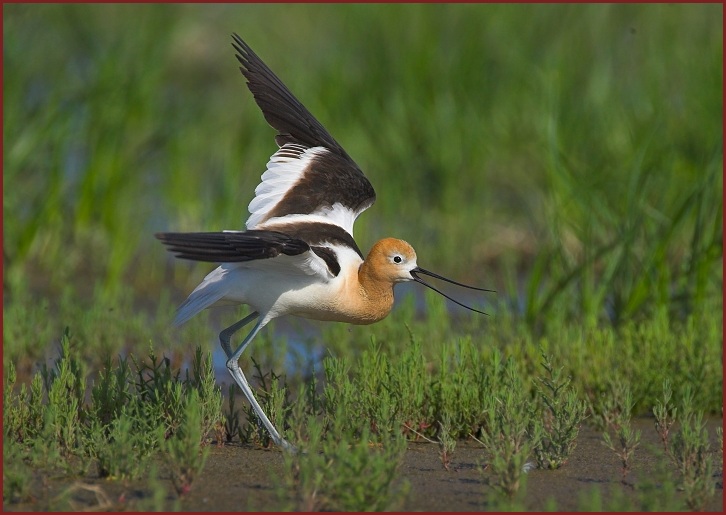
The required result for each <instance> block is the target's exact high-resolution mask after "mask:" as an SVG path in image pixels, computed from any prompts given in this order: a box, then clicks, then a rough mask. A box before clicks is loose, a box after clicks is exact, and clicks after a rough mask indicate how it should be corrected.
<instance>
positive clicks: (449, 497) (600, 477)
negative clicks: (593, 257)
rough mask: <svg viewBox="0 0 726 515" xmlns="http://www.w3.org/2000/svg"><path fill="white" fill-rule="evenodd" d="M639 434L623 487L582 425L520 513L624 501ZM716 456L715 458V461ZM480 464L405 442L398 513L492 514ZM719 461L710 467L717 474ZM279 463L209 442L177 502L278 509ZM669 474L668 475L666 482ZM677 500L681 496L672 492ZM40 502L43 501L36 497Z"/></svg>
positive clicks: (132, 501)
mask: <svg viewBox="0 0 726 515" xmlns="http://www.w3.org/2000/svg"><path fill="white" fill-rule="evenodd" d="M720 424H721V420H720V419H711V420H710V421H709V424H708V429H709V434H710V435H711V438H712V449H717V448H718V447H717V445H718V443H717V440H716V435H715V430H716V427H718V426H719V425H720ZM634 425H635V427H636V428H638V429H640V430H641V432H642V436H641V445H640V447H639V448H638V449H637V450H636V451H635V454H634V457H633V459H632V472H631V473H630V474H629V475H628V476H627V478H626V483H627V484H623V483H622V481H621V472H620V470H621V465H620V462H619V460H618V458H617V457H616V456H615V454H614V453H613V452H612V451H611V450H609V449H607V448H606V447H605V446H604V445H602V444H601V441H602V436H601V434H600V433H599V432H596V431H594V430H592V429H590V428H588V427H583V429H582V430H581V432H580V435H579V437H578V444H577V448H576V449H575V451H574V453H573V454H572V456H571V457H570V460H569V461H568V462H567V464H565V466H563V467H562V468H560V469H558V470H533V471H531V472H530V473H529V474H528V475H527V480H526V486H525V494H524V496H523V498H522V502H523V505H524V507H525V508H526V509H527V510H533V511H542V510H544V509H546V507H547V502H548V500H550V499H552V500H554V502H555V503H556V508H557V510H558V511H577V510H578V508H579V507H580V506H581V498H582V497H586V496H588V495H592V489H594V488H597V489H600V491H601V495H602V499H603V504H604V506H605V507H607V506H608V504H607V501H608V499H609V498H610V496H611V492H614V491H619V492H621V493H623V494H625V495H626V496H634V495H635V494H636V492H635V489H634V485H638V484H640V483H641V482H642V481H645V480H648V479H649V478H650V479H651V480H652V479H653V476H654V472H655V471H656V469H657V464H658V462H657V458H656V453H655V452H654V451H653V448H654V447H657V446H660V441H659V439H658V436H657V434H656V433H655V430H654V429H653V419H651V418H640V419H638V420H637V421H634ZM718 459H719V458H717V461H718ZM483 460H484V453H483V451H482V449H481V446H480V445H479V444H477V443H476V442H459V443H458V444H457V447H456V450H455V452H454V455H453V459H452V461H451V465H450V469H451V471H446V470H445V469H444V468H443V466H442V464H441V460H440V458H439V452H438V447H437V446H436V445H434V444H431V443H418V442H411V443H410V444H409V446H408V452H407V453H406V456H405V460H404V463H403V466H402V467H401V477H402V478H405V479H407V480H408V481H409V482H410V485H411V487H410V491H409V494H408V496H407V497H406V500H405V501H404V504H403V505H402V506H398V507H397V509H398V510H402V511H483V510H492V509H494V506H493V505H492V504H491V503H492V499H493V497H492V493H493V492H492V488H491V487H490V486H488V485H487V478H488V477H489V472H486V471H485V472H484V473H481V472H480V471H479V470H478V468H479V463H480V462H482V461H483ZM720 466H721V465H720V464H718V463H717V464H716V467H717V469H718V470H720ZM282 467H283V459H282V454H281V452H280V451H279V450H277V449H273V450H266V449H258V448H253V447H252V446H243V445H239V444H229V445H225V446H223V447H218V446H216V445H213V446H212V447H211V448H210V453H209V458H208V459H207V463H206V466H205V468H204V471H203V472H202V475H201V476H200V477H199V478H198V479H197V480H196V481H195V483H194V485H193V487H192V490H191V492H189V493H188V494H186V495H185V496H184V498H183V499H182V500H181V505H180V508H181V509H182V510H183V511H270V510H279V509H280V508H282V507H283V506H282V505H281V504H280V501H279V500H278V494H277V493H276V491H275V487H274V477H275V476H279V475H281V474H282ZM675 476H676V473H675V471H673V477H675ZM168 477H169V476H168V473H166V472H165V471H164V470H163V469H162V472H161V481H162V483H164V484H165V485H168V491H169V492H170V493H169V495H168V496H167V504H168V509H171V508H172V503H173V502H174V500H175V498H176V494H175V493H174V490H173V488H172V486H171V482H170V481H169V479H168ZM713 481H714V483H717V488H716V494H715V496H714V497H713V499H711V501H710V502H709V503H708V504H707V506H706V509H707V510H708V511H718V512H721V511H722V508H723V486H722V485H723V479H722V477H720V476H717V477H714V478H713ZM82 482H83V483H86V484H91V485H95V486H94V488H95V487H97V488H100V489H101V490H102V491H103V492H104V494H105V495H106V496H107V498H108V499H109V500H110V502H111V506H108V507H107V508H106V509H112V510H124V509H128V510H134V509H137V508H135V507H136V506H137V505H138V503H139V502H148V497H149V494H150V492H149V489H148V485H146V484H145V482H137V483H133V484H130V485H126V486H124V485H122V484H121V483H120V482H117V481H107V480H98V479H93V478H84V479H83V480H82ZM70 483H72V482H69V481H66V480H64V481H58V482H57V483H56V482H54V481H53V480H50V482H49V483H48V484H47V486H46V487H45V488H43V489H42V490H43V491H45V495H47V497H45V495H42V494H41V492H39V494H41V498H39V499H36V501H35V502H31V503H24V504H10V505H7V504H5V503H4V509H5V510H8V511H14V510H44V509H46V508H45V507H46V506H47V499H50V498H53V497H54V496H56V495H58V493H59V492H60V491H62V490H63V489H64V488H67V486H68V485H69V484H70ZM678 495H679V496H680V495H681V494H678ZM42 497H45V499H43V498H42ZM72 501H73V503H74V504H73V508H75V509H89V508H90V509H93V508H94V506H97V505H98V498H97V496H96V493H94V492H92V491H89V490H83V489H81V490H77V491H76V492H75V493H74V494H73V496H72Z"/></svg>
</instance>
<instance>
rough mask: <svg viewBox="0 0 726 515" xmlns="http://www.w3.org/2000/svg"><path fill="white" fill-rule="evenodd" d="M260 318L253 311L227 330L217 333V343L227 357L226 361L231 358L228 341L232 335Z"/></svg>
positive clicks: (230, 348)
mask: <svg viewBox="0 0 726 515" xmlns="http://www.w3.org/2000/svg"><path fill="white" fill-rule="evenodd" d="M258 316H260V314H259V313H258V312H257V311H253V312H252V313H250V314H249V315H247V316H246V317H244V318H243V319H242V320H238V321H237V322H235V323H234V324H232V325H231V326H229V327H228V328H227V329H225V330H224V331H222V332H221V333H219V343H221V344H222V350H223V351H224V353H225V355H226V356H227V359H229V358H231V357H232V346H231V345H230V343H229V341H230V340H231V339H232V335H233V334H234V333H236V332H237V331H239V330H240V329H242V328H243V327H244V326H246V325H247V324H249V323H250V322H252V321H253V320H254V319H255V318H257V317H258Z"/></svg>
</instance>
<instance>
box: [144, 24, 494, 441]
mask: <svg viewBox="0 0 726 515" xmlns="http://www.w3.org/2000/svg"><path fill="white" fill-rule="evenodd" d="M232 37H233V39H234V43H233V47H234V48H235V50H236V51H237V59H238V60H239V62H240V63H241V64H242V66H241V67H240V70H241V71H242V74H243V75H244V76H245V78H246V79H247V86H248V87H249V89H250V91H251V92H252V94H253V95H254V98H255V101H256V102H257V105H258V106H259V107H260V109H261V110H262V114H263V115H264V116H265V119H266V120H267V122H268V123H269V124H270V125H271V126H272V127H273V128H274V129H275V130H277V132H278V133H277V136H276V137H275V141H276V142H277V145H278V146H279V147H280V148H279V150H278V151H277V152H275V153H274V154H273V155H272V157H271V158H270V161H269V162H268V163H267V170H266V171H265V173H264V174H263V175H262V182H261V183H260V184H259V185H258V186H257V188H256V189H255V198H254V199H253V200H252V202H250V204H249V212H250V217H249V218H248V219H247V223H246V226H247V230H246V231H222V232H196V233H158V234H156V237H157V238H159V239H160V240H161V241H162V242H163V243H164V244H165V245H167V246H168V250H170V251H171V252H175V253H176V257H179V258H183V259H192V260H197V261H209V262H216V263H221V265H220V266H219V267H218V268H217V269H215V270H214V271H212V272H211V273H210V274H209V275H207V276H206V277H205V278H204V280H203V281H202V282H201V284H199V286H197V287H196V289H195V290H194V291H193V292H192V293H191V294H190V295H189V297H188V298H187V299H186V300H185V301H184V302H183V303H182V304H181V306H179V309H178V310H177V314H176V318H175V320H174V325H180V324H182V323H184V322H186V321H187V320H189V319H190V318H191V317H193V316H194V315H195V314H197V313H199V312H200V311H201V310H203V309H205V308H207V307H210V306H211V305H213V304H215V303H221V302H225V303H230V302H231V303H239V304H247V305H249V306H250V307H251V308H252V310H253V311H252V313H250V314H249V315H247V316H246V317H245V318H243V319H242V320H239V321H238V322H236V323H234V324H232V325H231V326H229V327H228V328H226V329H225V330H223V331H222V332H221V333H220V334H219V341H220V343H221V344H222V349H224V352H225V354H226V355H227V358H228V360H227V368H228V369H229V371H230V373H231V374H232V377H233V378H234V380H235V382H236V383H237V385H238V386H239V387H240V388H241V389H242V392H243V393H244V394H245V396H246V397H247V400H248V401H249V402H250V404H251V405H252V407H253V409H254V410H255V412H256V413H257V415H258V416H259V418H260V420H262V422H263V424H264V425H265V427H266V428H267V430H268V431H269V433H270V436H271V437H272V440H273V441H274V442H275V443H276V444H277V445H280V446H282V447H283V448H286V449H292V446H291V445H290V444H288V443H287V442H286V441H285V440H284V439H283V438H282V437H281V436H280V434H279V433H278V432H277V429H275V427H274V426H273V425H272V423H271V422H270V420H269V419H268V418H267V416H266V415H265V413H264V411H263V410H262V408H261V407H260V405H259V404H258V403H257V400H256V399H255V397H254V395H253V394H252V389H251V388H250V386H249V384H248V383H247V379H246V378H245V376H244V374H243V373H242V371H241V370H240V367H239V363H238V361H239V358H240V356H241V354H242V352H243V351H244V350H245V349H246V348H247V346H248V345H249V343H250V342H251V341H252V339H253V338H254V337H255V335H256V334H257V333H258V332H259V331H260V329H262V328H263V327H264V326H265V325H266V324H267V323H268V322H270V320H272V319H274V318H277V317H280V316H283V315H295V316H299V317H305V318H312V319H316V320H330V321H337V322H348V323H351V324H371V323H373V322H377V321H379V320H381V319H383V318H384V317H385V316H386V315H388V313H389V312H390V311H391V308H392V306H393V287H394V286H395V285H396V283H400V282H405V281H416V282H419V283H421V284H423V285H425V286H427V287H429V288H431V289H432V290H434V291H436V292H437V293H440V294H441V295H443V296H444V297H446V298H447V299H449V300H451V301H453V302H455V303H456V304H459V305H460V306H463V307H465V308H467V309H470V310H472V311H476V312H477V313H483V314H486V313H484V312H483V311H479V310H477V309H474V308H472V307H469V306H466V305H464V304H462V303H460V302H459V301H457V300H454V299H452V298H451V297H449V296H448V295H446V294H444V293H443V292H441V291H439V290H438V289H436V288H435V287H434V286H432V285H430V284H428V283H426V282H424V281H423V279H421V275H427V276H431V277H435V278H437V279H442V280H444V281H448V282H450V283H453V284H456V285H459V286H463V287H465V288H471V289H474V290H480V291H492V290H487V289H484V288H475V287H473V286H467V285H465V284H461V283H458V282H456V281H452V280H451V279H447V278H445V277H442V276H440V275H437V274H435V273H433V272H429V271H428V270H424V269H423V268H421V267H420V266H418V264H417V263H416V252H415V251H414V250H413V247H411V245H409V244H408V243H406V242H405V241H403V240H397V239H394V238H386V239H383V240H380V241H379V242H377V243H376V244H375V245H373V247H372V248H371V250H370V252H369V253H368V256H367V257H366V258H365V259H363V253H362V252H361V250H360V249H359V248H358V245H357V244H356V242H355V240H354V239H353V223H354V222H355V219H356V218H357V217H358V215H360V214H361V213H362V212H363V211H364V210H366V209H367V208H369V207H370V206H371V205H372V204H373V202H374V201H375V199H376V194H375V192H374V191H373V187H372V186H371V184H370V182H368V179H366V177H365V176H364V175H363V172H362V171H361V170H360V168H358V165H356V164H355V162H354V161H353V160H352V159H351V158H350V156H348V154H347V153H346V152H345V150H343V148H342V147H341V146H340V145H339V144H338V142H337V141H335V139H333V137H332V136H331V135H330V134H328V131H326V130H325V128H324V127H323V126H322V125H321V124H320V122H318V121H317V120H316V119H315V118H314V117H313V115H312V114H310V112H308V110H307V109H306V108H305V107H304V106H303V105H302V104H301V103H300V102H299V101H298V100H297V99H296V98H295V97H294V96H293V94H292V93H290V91H289V90H288V89H287V87H285V85H284V84H283V83H282V81H281V80H280V79H278V78H277V76H276V75H275V74H274V73H272V71H271V70H270V69H269V68H268V67H267V66H266V65H265V63H264V62H262V60H261V59H260V58H259V57H258V56H257V55H256V54H255V53H254V52H253V51H252V49H251V48H250V47H249V46H248V45H247V44H246V43H245V42H244V41H242V39H241V38H240V37H239V36H238V35H237V34H234V35H233V36H232ZM255 319H258V320H257V323H256V324H255V326H254V328H253V329H252V331H250V333H249V334H248V335H247V337H246V338H245V339H244V340H243V341H242V343H241V344H240V345H239V346H238V347H237V349H236V350H234V351H233V350H232V346H231V345H230V339H231V338H232V335H233V334H234V333H235V332H237V331H238V330H239V329H241V328H242V327H243V326H245V325H247V324H248V323H250V322H252V321H253V320H255Z"/></svg>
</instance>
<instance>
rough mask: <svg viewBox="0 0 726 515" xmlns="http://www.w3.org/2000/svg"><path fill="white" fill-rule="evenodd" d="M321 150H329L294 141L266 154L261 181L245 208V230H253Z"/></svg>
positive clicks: (322, 151) (323, 151)
mask: <svg viewBox="0 0 726 515" xmlns="http://www.w3.org/2000/svg"><path fill="white" fill-rule="evenodd" d="M325 152H329V150H328V149H326V148H325V147H312V148H307V147H304V146H302V145H297V144H294V143H288V144H286V145H283V146H282V147H280V150H278V151H277V152H275V153H274V154H273V155H272V157H270V160H269V161H268V163H267V170H266V171H265V173H263V174H262V182H261V183H260V184H259V185H258V186H257V188H255V198H253V199H252V202H250V205H249V206H248V208H247V209H248V210H249V212H250V217H249V218H248V219H247V223H246V224H245V225H246V226H247V229H255V228H256V227H257V226H258V225H259V224H260V222H262V220H264V219H265V217H266V216H267V215H268V214H269V213H270V211H272V209H274V207H275V206H276V205H277V203H278V202H280V200H282V198H283V197H284V196H285V194H286V193H287V192H288V191H289V190H290V188H292V187H293V186H294V185H295V184H296V183H297V182H298V181H299V180H300V178H301V177H302V176H303V174H304V172H305V170H306V169H307V167H308V165H309V164H310V162H311V161H312V160H313V158H314V157H315V156H317V155H320V154H322V153H325Z"/></svg>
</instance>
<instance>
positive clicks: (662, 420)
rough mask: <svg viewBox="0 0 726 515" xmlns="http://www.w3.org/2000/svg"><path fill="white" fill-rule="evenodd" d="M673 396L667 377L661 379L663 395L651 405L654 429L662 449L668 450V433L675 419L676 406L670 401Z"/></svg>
mask: <svg viewBox="0 0 726 515" xmlns="http://www.w3.org/2000/svg"><path fill="white" fill-rule="evenodd" d="M672 397H673V389H672V388H671V382H670V381H669V380H668V379H664V380H663V397H662V399H658V400H657V401H656V403H655V406H653V416H654V417H655V421H654V423H655V430H656V432H657V433H658V436H659V437H660V441H661V443H662V444H663V450H664V451H665V452H666V453H667V452H668V435H669V434H670V430H671V426H673V423H674V422H675V421H676V415H677V413H678V408H677V407H676V406H675V405H674V404H673V403H672V402H671V398H672Z"/></svg>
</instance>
